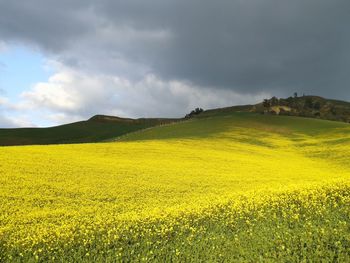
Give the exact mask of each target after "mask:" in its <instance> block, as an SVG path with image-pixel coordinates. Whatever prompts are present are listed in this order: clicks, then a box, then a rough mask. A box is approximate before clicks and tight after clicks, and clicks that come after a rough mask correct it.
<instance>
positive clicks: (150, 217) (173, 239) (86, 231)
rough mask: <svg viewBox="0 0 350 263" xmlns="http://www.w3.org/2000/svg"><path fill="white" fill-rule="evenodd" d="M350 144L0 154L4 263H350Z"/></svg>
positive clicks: (314, 138) (292, 135) (281, 142)
mask: <svg viewBox="0 0 350 263" xmlns="http://www.w3.org/2000/svg"><path fill="white" fill-rule="evenodd" d="M335 131H336V132H335ZM330 132H332V133H330ZM136 136H137V135H136ZM349 138H350V132H349V129H347V128H339V129H336V130H332V131H329V132H328V131H327V132H323V133H319V134H316V135H308V134H305V133H304V134H303V133H297V132H292V131H290V132H285V131H283V130H275V131H269V130H266V129H264V128H256V127H254V126H251V125H250V126H247V127H239V126H237V127H233V126H232V127H231V128H229V129H225V130H223V131H221V132H217V133H215V134H214V135H213V134H211V135H208V136H207V137H198V138H195V137H193V138H168V139H162V140H155V139H147V140H146V139H144V140H132V139H131V138H129V141H127V140H125V141H118V142H110V143H99V144H80V145H79V144H76V145H57V146H23V147H3V148H0V160H1V161H0V185H1V191H0V201H1V203H0V261H1V262H3V261H9V262H20V261H43V262H47V261H67V262H72V261H97V262H98V261H103V262H105V261H159V262H164V261H180V262H183V261H201V260H208V261H220V259H226V260H227V261H258V260H261V261H265V260H266V261H269V260H270V261H279V260H278V259H279V258H280V259H281V257H282V258H283V259H285V260H286V261H288V259H289V260H290V261H302V260H310V257H311V259H316V260H317V259H318V258H328V259H332V260H335V261H337V260H340V261H342V260H345V259H350V255H349V251H350V250H348V249H350V245H349V244H350V231H349V228H350V225H349V224H350V221H349V215H350V208H349V205H350V203H349V202H350V195H349V193H350V181H349V178H350V161H349V156H350V143H349V140H348V139H349ZM337 140H338V141H337ZM339 141H341V142H340V143H339ZM293 233H294V235H293ZM315 238H316V239H315ZM304 241H305V242H304ZM328 242H330V243H329V244H328ZM252 244H254V245H252ZM327 244H328V245H327ZM299 245H300V247H299ZM304 248H305V251H304V250H303V249H304ZM221 261H222V260H221Z"/></svg>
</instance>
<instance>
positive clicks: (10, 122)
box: [0, 97, 35, 128]
mask: <svg viewBox="0 0 350 263" xmlns="http://www.w3.org/2000/svg"><path fill="white" fill-rule="evenodd" d="M33 126H35V125H34V124H33V123H32V122H31V121H29V119H28V116H25V115H23V114H21V113H20V114H14V112H13V105H12V104H11V103H10V102H9V100H8V99H7V98H5V97H0V128H15V127H33Z"/></svg>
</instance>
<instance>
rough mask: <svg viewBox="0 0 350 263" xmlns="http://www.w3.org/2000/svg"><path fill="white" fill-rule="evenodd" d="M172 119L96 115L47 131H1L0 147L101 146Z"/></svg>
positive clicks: (39, 129)
mask: <svg viewBox="0 0 350 263" xmlns="http://www.w3.org/2000/svg"><path fill="white" fill-rule="evenodd" d="M174 121H176V120H175V119H161V118H159V119H157V118H153V119H127V118H119V117H113V116H104V115H96V116H94V117H92V118H90V119H89V120H87V121H80V122H75V123H70V124H66V125H61V126H56V127H50V128H18V129H0V145H3V146H10V145H40V144H67V143H87V142H100V141H104V140H107V139H110V138H113V137H117V136H120V135H123V134H126V133H128V132H133V131H136V130H140V129H145V128H148V127H152V126H156V125H163V124H167V123H171V122H174Z"/></svg>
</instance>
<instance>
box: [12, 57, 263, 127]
mask: <svg viewBox="0 0 350 263" xmlns="http://www.w3.org/2000/svg"><path fill="white" fill-rule="evenodd" d="M55 67H56V73H55V74H54V75H53V76H52V77H50V79H49V80H48V81H47V82H41V83H37V84H35V85H34V86H33V87H32V88H31V89H30V90H29V91H26V92H23V93H22V95H21V97H22V101H21V102H20V103H19V104H18V105H17V109H18V110H22V111H24V110H32V111H35V112H41V117H42V118H46V120H47V121H51V122H53V123H54V124H60V123H63V122H71V121H77V120H82V119H87V118H89V117H91V116H93V115H95V114H109V115H117V116H122V117H182V116H184V115H185V114H186V113H187V112H189V111H190V110H191V109H193V108H194V107H202V108H205V109H208V108H213V107H223V106H231V105H235V104H243V103H249V102H250V103H254V102H257V101H260V100H261V99H262V98H264V97H266V96H268V95H267V94H259V95H255V96H251V95H241V94H238V93H236V92H234V91H232V90H222V89H214V88H212V89H211V88H206V89H203V88H200V87H197V86H195V85H192V84H191V83H189V82H182V81H163V80H161V79H160V78H158V77H157V76H155V75H153V74H147V75H145V77H144V78H142V79H140V80H138V81H131V80H129V79H126V78H123V77H116V76H113V75H102V74H94V75H91V74H87V73H85V72H82V71H78V70H77V69H75V68H70V67H67V66H64V65H62V64H58V63H56V64H55Z"/></svg>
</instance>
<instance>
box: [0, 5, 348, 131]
mask: <svg viewBox="0 0 350 263" xmlns="http://www.w3.org/2000/svg"><path fill="white" fill-rule="evenodd" d="M349 13H350V1H348V0H332V1H330V0H294V1H289V0H265V1H261V0H217V1H209V0H148V1H142V0H128V1H121V0H99V1H97V0H95V1H93V0H75V1H68V0H61V1H54V0H27V1H19V0H12V1H7V0H0V127H3V128H4V127H5V128H8V127H32V126H52V125H59V124H63V123H68V122H73V121H78V120H84V119H88V118H90V117H91V116H93V115H95V114H108V115H117V116H121V117H134V118H137V117H181V116H184V115H185V114H186V113H188V112H189V111H190V110H192V109H193V108H195V107H202V108H204V109H209V108H215V107H224V106H232V105H237V104H249V103H257V102H260V101H261V100H262V99H264V98H267V97H271V96H278V97H287V96H290V95H292V94H293V93H294V92H298V93H299V94H307V95H320V96H324V97H328V98H335V99H342V100H350V87H349V80H350V30H349V24H350V16H349Z"/></svg>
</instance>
